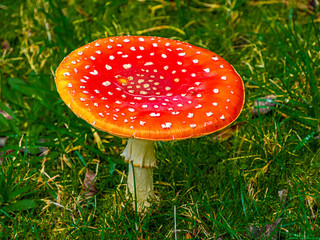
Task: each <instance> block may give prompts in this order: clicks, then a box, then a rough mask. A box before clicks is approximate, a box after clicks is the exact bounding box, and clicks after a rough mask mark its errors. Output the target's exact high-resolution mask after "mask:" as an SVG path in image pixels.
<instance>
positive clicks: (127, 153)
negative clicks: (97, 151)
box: [55, 36, 244, 206]
mask: <svg viewBox="0 0 320 240" xmlns="http://www.w3.org/2000/svg"><path fill="white" fill-rule="evenodd" d="M55 81H56V85H57V89H58V92H59V94H60V96H61V98H62V99H63V101H64V102H65V103H66V104H67V105H68V106H69V107H70V108H71V109H72V110H73V112H74V113H75V114H76V115H77V116H79V117H81V118H83V119H84V120H86V121H87V122H88V123H90V124H91V125H93V126H94V127H95V128H97V129H100V130H102V131H106V132H109V133H111V134H113V135H117V136H120V137H127V138H129V141H128V145H127V147H126V148H125V150H124V152H123V153H122V156H124V157H125V159H126V161H127V162H132V163H133V164H129V175H128V188H129V191H130V192H131V194H132V195H133V196H135V194H134V193H135V191H134V177H135V184H136V196H135V199H136V201H137V203H138V205H145V206H147V205H148V204H149V203H148V201H147V200H148V199H149V198H153V197H154V190H153V179H152V175H153V167H155V165H156V159H155V156H154V145H153V141H156V140H161V141H169V140H178V139H186V138H192V137H198V136H202V135H206V134H210V133H212V132H215V131H217V130H220V129H222V128H224V127H226V126H228V125H230V124H231V123H232V122H233V121H235V119H236V118H237V117H238V116H239V114H240V112H241V109H242V107H243V103H244V86H243V82H242V79H241V77H240V76H239V75H238V74H237V72H236V71H235V70H234V68H233V67H232V66H231V65H230V64H229V63H228V62H226V61H225V60H224V59H222V58H221V57H219V56H218V55H217V54H215V53H213V52H211V51H208V50H206V49H203V48H199V47H196V46H193V45H190V44H188V43H184V42H181V41H176V40H171V39H166V38H160V37H142V36H122V37H110V38H105V39H99V40H96V41H94V42H91V43H88V44H86V45H84V46H83V47H80V48H78V49H76V50H75V51H73V52H72V53H70V54H69V55H68V56H67V57H66V58H65V59H64V60H63V61H62V63H61V64H60V66H59V67H58V69H57V72H56V79H55ZM131 165H133V166H134V169H132V166H131ZM133 170H134V171H133ZM133 172H134V175H133Z"/></svg>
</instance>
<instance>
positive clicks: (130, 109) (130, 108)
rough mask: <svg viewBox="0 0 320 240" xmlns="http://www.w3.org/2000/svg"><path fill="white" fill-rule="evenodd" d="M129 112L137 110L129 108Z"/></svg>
mask: <svg viewBox="0 0 320 240" xmlns="http://www.w3.org/2000/svg"><path fill="white" fill-rule="evenodd" d="M128 111H129V112H135V111H136V110H135V109H134V108H128Z"/></svg>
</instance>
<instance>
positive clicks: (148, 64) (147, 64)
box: [144, 62, 153, 66]
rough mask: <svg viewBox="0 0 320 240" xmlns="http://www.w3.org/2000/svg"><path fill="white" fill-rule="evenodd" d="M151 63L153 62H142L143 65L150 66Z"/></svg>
mask: <svg viewBox="0 0 320 240" xmlns="http://www.w3.org/2000/svg"><path fill="white" fill-rule="evenodd" d="M151 65H153V62H146V63H145V64H144V66H151Z"/></svg>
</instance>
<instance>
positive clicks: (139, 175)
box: [128, 163, 155, 210]
mask: <svg viewBox="0 0 320 240" xmlns="http://www.w3.org/2000/svg"><path fill="white" fill-rule="evenodd" d="M128 190H129V192H130V193H131V194H132V197H133V199H134V200H135V201H136V202H137V207H138V210H141V209H143V208H144V207H150V202H149V201H148V200H152V199H153V198H154V197H155V196H154V190H153V168H151V167H150V168H141V167H134V166H133V165H132V164H131V163H129V174H128Z"/></svg>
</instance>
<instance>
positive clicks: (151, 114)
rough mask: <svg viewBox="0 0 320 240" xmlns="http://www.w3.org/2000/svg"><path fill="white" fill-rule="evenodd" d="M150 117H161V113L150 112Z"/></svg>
mask: <svg viewBox="0 0 320 240" xmlns="http://www.w3.org/2000/svg"><path fill="white" fill-rule="evenodd" d="M150 117H160V113H154V112H153V113H150Z"/></svg>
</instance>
